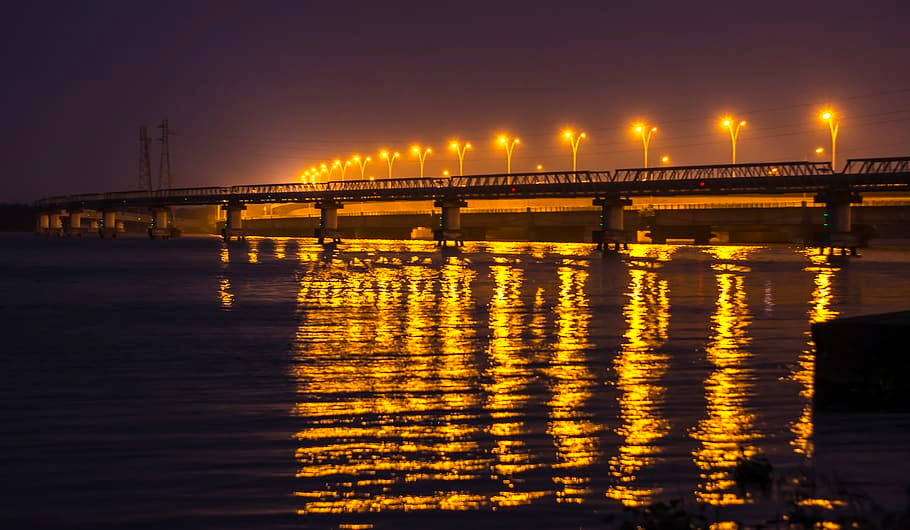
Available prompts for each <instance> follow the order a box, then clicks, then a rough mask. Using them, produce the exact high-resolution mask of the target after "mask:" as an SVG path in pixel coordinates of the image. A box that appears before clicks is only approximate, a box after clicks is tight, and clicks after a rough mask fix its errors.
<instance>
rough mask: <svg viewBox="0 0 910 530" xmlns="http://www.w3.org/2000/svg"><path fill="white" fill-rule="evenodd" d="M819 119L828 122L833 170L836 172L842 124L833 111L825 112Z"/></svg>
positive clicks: (827, 110)
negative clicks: (838, 133) (839, 134)
mask: <svg viewBox="0 0 910 530" xmlns="http://www.w3.org/2000/svg"><path fill="white" fill-rule="evenodd" d="M819 117H820V118H821V120H822V121H826V122H828V129H829V130H830V131H831V170H832V171H834V165H835V163H836V157H837V132H838V131H839V130H840V122H839V121H838V120H837V117H835V115H834V111H833V110H831V109H826V110H823V111H822V113H821V114H820V115H819Z"/></svg>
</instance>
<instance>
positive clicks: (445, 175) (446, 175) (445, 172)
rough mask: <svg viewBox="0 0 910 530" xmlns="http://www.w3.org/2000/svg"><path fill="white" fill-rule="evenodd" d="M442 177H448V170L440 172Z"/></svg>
mask: <svg viewBox="0 0 910 530" xmlns="http://www.w3.org/2000/svg"><path fill="white" fill-rule="evenodd" d="M442 176H443V177H448V176H449V170H448V169H443V170H442Z"/></svg>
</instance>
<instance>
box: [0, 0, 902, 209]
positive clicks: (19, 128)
mask: <svg viewBox="0 0 910 530" xmlns="http://www.w3.org/2000/svg"><path fill="white" fill-rule="evenodd" d="M31 4H34V5H31ZM611 4H613V2H606V1H600V2H594V3H591V5H585V3H584V2H559V3H558V4H556V3H554V5H558V6H559V7H528V4H527V3H514V4H506V3H501V2H485V3H480V4H471V3H465V2H456V3H442V2H423V3H420V4H418V3H413V4H395V3H380V2H370V3H367V2H363V3H359V2H358V3H354V2H319V3H316V2H304V1H299V2H277V1H263V2H243V3H241V2H214V1H213V2H173V3H170V2H127V1H116V2H82V1H80V2H63V1H61V2H34V3H32V2H23V3H22V5H21V6H15V7H11V6H9V5H7V6H5V7H4V11H3V16H2V17H0V18H2V21H0V26H2V27H0V29H2V32H3V33H2V35H3V36H2V37H0V38H3V39H4V40H5V41H6V42H5V43H4V46H3V48H2V52H0V53H2V68H3V73H4V75H3V83H2V84H0V91H2V101H3V102H4V106H5V109H4V113H3V116H4V121H5V127H3V132H2V133H0V134H2V140H3V149H2V154H0V161H2V164H0V167H2V183H3V187H2V192H0V201H3V200H6V201H8V200H32V199H36V198H39V197H41V196H46V195H58V194H65V193H79V192H91V191H107V190H124V189H135V188H136V187H137V185H138V184H137V182H138V177H137V169H136V166H137V162H136V159H137V141H136V137H137V128H138V126H139V125H142V124H145V125H148V126H150V128H152V127H153V126H155V125H157V124H158V123H159V122H160V120H161V119H162V118H165V117H167V118H169V120H170V123H171V127H172V129H174V130H175V131H176V132H177V134H178V136H176V137H174V139H173V144H172V159H173V169H174V173H175V176H176V185H177V186H203V185H230V184H241V183H260V182H287V181H293V180H295V179H298V178H299V175H300V173H301V172H302V171H303V170H304V169H305V168H307V167H309V166H311V165H314V164H318V163H320V162H323V161H330V160H331V159H334V158H336V157H337V158H344V157H349V156H350V155H351V154H353V153H355V152H359V153H360V154H362V155H367V154H369V155H371V156H373V157H374V159H375V158H376V153H377V152H378V151H379V149H380V148H383V147H387V148H390V149H393V150H398V151H401V152H402V153H403V154H405V153H406V151H407V150H408V147H409V146H410V145H412V144H414V143H421V144H429V145H431V146H432V147H433V149H434V151H435V152H434V153H433V154H432V155H431V156H430V159H429V160H428V162H427V168H426V172H427V174H428V175H430V174H439V173H440V172H441V171H442V169H444V168H445V169H449V170H455V169H457V162H456V161H455V159H454V156H453V154H452V153H451V152H450V151H448V150H447V149H445V147H446V145H447V140H450V139H452V138H456V137H457V138H461V139H466V140H469V141H471V142H472V143H473V144H474V146H475V149H474V151H473V152H470V153H469V154H468V157H467V159H466V161H465V172H466V173H483V172H502V171H504V169H505V162H504V156H503V153H502V152H501V150H496V149H495V146H494V144H493V139H494V137H495V136H496V135H497V133H500V132H508V133H511V134H514V135H517V136H519V137H521V140H522V143H521V145H520V147H519V148H518V149H517V150H516V151H515V154H514V158H513V170H524V169H532V168H534V167H536V165H537V164H543V166H544V167H545V168H546V169H565V168H567V166H568V165H569V164H570V162H571V158H570V155H569V149H568V146H567V145H566V144H565V142H563V141H562V140H561V137H560V136H559V133H560V131H561V130H562V129H563V128H564V127H566V126H574V127H575V128H576V129H580V130H584V131H586V132H587V133H588V135H589V137H590V138H589V140H588V141H586V142H583V143H582V145H581V149H580V155H579V168H580V169H610V168H615V167H638V166H640V165H641V147H640V144H639V143H637V142H636V140H635V138H633V137H632V135H631V132H630V127H629V125H630V124H631V123H632V122H633V121H634V120H636V119H643V120H647V121H648V122H649V123H653V124H654V125H657V126H658V127H659V130H658V133H657V135H656V136H655V137H654V139H653V141H652V146H651V154H652V157H651V159H652V164H656V161H657V158H658V157H659V156H660V155H662V154H669V155H670V156H671V158H672V160H673V162H674V163H676V164H708V163H725V162H727V161H729V138H728V137H727V136H725V133H724V131H722V130H721V129H720V128H719V126H718V119H719V117H720V116H721V115H722V114H724V113H726V112H729V113H733V114H734V115H735V116H736V117H738V118H740V117H741V118H743V119H746V120H748V126H747V127H746V128H745V129H744V130H743V132H742V135H741V138H740V142H739V145H738V157H739V160H740V161H741V162H747V161H758V160H802V159H806V158H807V157H808V158H810V159H815V158H816V155H815V154H814V149H815V147H817V146H825V147H826V148H827V147H828V142H829V140H828V133H827V130H826V129H825V128H824V125H823V124H822V123H821V122H820V121H819V120H818V117H817V114H818V111H819V109H821V108H822V107H823V106H824V105H825V104H831V105H833V106H834V107H835V108H836V109H837V111H838V112H839V114H840V115H841V118H842V131H841V136H840V138H839V141H838V158H839V159H840V160H845V159H846V158H847V157H853V156H855V157H861V156H888V155H910V132H908V131H910V35H908V34H910V25H908V20H910V2H907V1H906V0H902V1H897V0H895V1H887V2H875V1H866V2H860V1H849V2H847V1H830V2H808V1H801V0H791V1H789V2H780V3H777V2H725V3H722V4H721V3H698V2H682V1H672V2H669V1H658V0H654V1H649V2H645V1H642V2H636V3H635V4H634V6H633V4H632V3H631V2H628V3H622V4H620V3H616V4H617V5H619V6H620V7H608V6H610V5H611ZM153 134H155V135H156V136H157V129H154V130H153ZM157 156H158V153H157V145H155V146H153V151H152V159H153V170H154V171H155V172H157ZM398 164H399V165H398V167H396V176H411V175H415V174H416V173H417V163H416V161H415V160H414V158H412V157H411V156H408V155H405V156H403V158H402V160H401V161H399V163H398ZM385 171H386V169H385V167H384V166H382V165H380V164H376V163H374V164H373V165H371V166H369V167H368V172H367V173H368V174H375V175H377V176H384V175H385ZM352 174H353V172H349V173H348V175H349V176H351V175H352Z"/></svg>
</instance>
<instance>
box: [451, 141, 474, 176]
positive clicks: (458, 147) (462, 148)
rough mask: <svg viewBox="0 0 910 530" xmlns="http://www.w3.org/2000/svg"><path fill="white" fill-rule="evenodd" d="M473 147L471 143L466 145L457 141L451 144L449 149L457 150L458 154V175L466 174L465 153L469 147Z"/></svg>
mask: <svg viewBox="0 0 910 530" xmlns="http://www.w3.org/2000/svg"><path fill="white" fill-rule="evenodd" d="M470 148H471V144H470V143H466V144H464V145H461V144H459V143H458V142H457V141H453V142H452V143H451V144H449V149H451V150H453V151H455V154H456V155H458V176H459V177H460V176H462V175H464V155H465V153H467V152H468V149H470Z"/></svg>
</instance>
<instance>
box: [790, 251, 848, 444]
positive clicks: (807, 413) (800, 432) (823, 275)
mask: <svg viewBox="0 0 910 530" xmlns="http://www.w3.org/2000/svg"><path fill="white" fill-rule="evenodd" d="M819 258H822V259H819ZM809 259H810V260H811V261H812V263H813V266H810V267H806V269H805V270H806V271H807V272H811V273H813V274H814V276H813V278H812V280H813V288H812V296H811V300H810V302H809V303H810V305H809V311H808V316H809V324H810V325H811V324H815V323H817V322H826V321H828V320H831V319H832V318H834V317H836V316H837V315H838V312H837V311H836V310H834V309H832V307H831V305H832V301H833V299H834V291H833V281H834V277H835V274H836V273H837V271H838V268H836V267H831V266H829V265H827V260H826V259H825V256H816V255H810V256H809ZM807 335H808V339H809V340H808V343H807V344H806V348H805V349H804V350H803V351H802V352H801V353H800V356H799V359H798V360H797V362H796V367H795V369H794V371H793V374H792V378H793V380H795V381H797V382H798V383H799V384H800V385H802V389H801V390H800V392H799V394H800V397H802V398H803V400H804V401H803V408H802V411H801V412H800V415H799V418H798V419H797V420H796V421H794V422H793V423H792V424H791V425H790V430H791V431H792V432H793V435H794V439H793V440H791V442H790V445H791V446H792V447H793V450H794V451H795V452H796V453H798V454H801V455H803V456H805V457H806V458H812V454H813V452H814V447H813V443H812V434H813V432H814V430H815V428H814V422H813V418H812V399H813V397H814V396H815V343H814V342H813V341H812V336H811V332H808V331H807Z"/></svg>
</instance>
